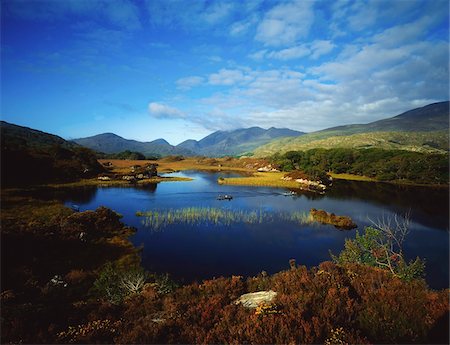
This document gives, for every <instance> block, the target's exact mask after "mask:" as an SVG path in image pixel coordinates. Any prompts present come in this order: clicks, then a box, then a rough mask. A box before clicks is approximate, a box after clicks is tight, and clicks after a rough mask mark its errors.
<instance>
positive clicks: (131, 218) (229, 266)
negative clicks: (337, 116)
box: [64, 171, 449, 288]
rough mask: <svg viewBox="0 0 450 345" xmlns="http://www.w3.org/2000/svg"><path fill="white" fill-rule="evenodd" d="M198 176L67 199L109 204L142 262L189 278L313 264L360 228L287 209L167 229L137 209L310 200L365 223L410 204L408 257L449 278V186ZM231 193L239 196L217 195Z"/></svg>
mask: <svg viewBox="0 0 450 345" xmlns="http://www.w3.org/2000/svg"><path fill="white" fill-rule="evenodd" d="M174 175H177V176H184V177H190V178H193V179H194V180H193V181H191V182H164V183H160V184H158V185H156V184H155V185H146V186H139V185H137V186H133V187H111V188H97V189H95V188H88V189H81V190H71V191H68V193H67V195H65V196H64V200H65V201H66V202H67V203H71V202H73V203H77V204H78V205H80V209H81V210H86V209H95V208H97V207H98V206H100V205H103V206H106V207H109V208H111V209H113V210H115V211H117V212H119V213H121V214H122V215H123V216H124V217H123V221H124V222H125V223H126V224H127V225H130V226H134V227H136V228H137V229H138V231H137V233H136V234H135V235H134V236H133V237H132V238H131V240H132V242H133V243H134V244H135V245H136V246H141V245H143V250H142V263H143V264H144V265H145V267H146V268H147V269H149V270H152V271H156V272H158V273H164V272H169V273H170V274H172V275H173V276H174V277H175V278H177V279H180V280H183V281H192V280H201V279H206V278H211V277H213V276H220V275H231V274H238V275H243V276H248V275H254V274H257V273H259V272H261V270H266V271H267V272H269V273H273V272H277V271H279V270H282V269H285V268H287V267H288V261H289V259H291V258H295V259H297V262H298V263H300V264H304V265H307V266H314V265H318V264H319V263H320V262H322V261H325V260H329V259H330V255H329V251H330V250H331V251H332V252H334V253H338V252H339V251H340V250H342V248H343V246H344V242H345V239H346V238H352V237H354V236H355V233H356V232H355V231H354V230H352V231H339V230H336V229H335V228H334V227H333V226H322V225H320V226H313V225H311V224H299V223H298V222H297V223H296V222H292V221H290V220H286V219H282V218H280V217H275V216H274V217H273V221H270V222H269V221H267V222H265V221H262V222H255V223H253V224H251V222H245V217H244V218H242V219H237V221H236V222H232V223H227V224H226V225H224V224H220V222H219V223H218V224H214V223H211V222H199V223H189V222H178V223H176V222H170V221H168V222H166V223H167V224H166V225H165V226H164V229H161V230H160V231H150V230H149V228H147V227H146V226H145V224H144V223H143V219H142V217H138V216H136V212H137V211H143V212H145V211H158V212H162V214H165V215H168V214H169V213H168V212H167V210H183V209H186V208H194V209H197V210H203V209H213V210H216V209H217V210H224V212H225V213H226V214H228V212H231V214H235V213H242V214H244V215H247V214H251V212H254V211H255V210H257V211H258V212H260V213H263V214H267V215H277V214H278V215H279V214H293V213H295V212H297V213H299V214H307V213H308V212H309V210H310V209H311V208H316V209H323V210H326V211H328V212H333V213H335V214H337V215H346V216H350V217H351V218H352V219H353V221H354V222H356V224H358V227H359V229H360V230H362V229H363V228H364V227H365V226H369V225H371V223H370V221H369V218H370V219H373V220H376V219H378V218H381V217H383V216H385V217H386V216H390V215H393V214H394V213H400V214H403V213H405V212H407V211H410V214H411V218H412V222H411V232H410V235H409V236H408V238H407V241H406V242H405V253H406V255H407V257H408V258H414V257H415V256H420V257H422V258H425V259H426V263H427V266H426V269H427V272H426V273H427V281H428V283H429V284H430V286H431V287H433V288H442V287H447V286H448V278H449V273H448V270H449V263H448V247H449V245H448V242H449V233H448V231H446V230H447V229H448V213H449V211H448V199H447V197H448V190H439V189H429V188H421V187H410V186H394V185H388V184H378V183H364V182H351V181H335V182H334V185H333V187H332V188H331V189H330V190H329V191H328V192H327V193H326V194H325V195H320V194H314V193H308V192H307V193H305V192H303V191H298V195H297V196H295V197H291V196H284V195H283V193H284V192H285V191H286V190H285V189H282V188H265V187H246V186H226V185H218V184H217V179H218V178H219V177H220V176H222V177H228V176H236V175H237V174H236V173H226V172H220V173H206V172H195V171H191V172H183V173H176V174H174ZM219 194H230V195H232V196H233V200H232V201H221V200H217V196H218V195H219Z"/></svg>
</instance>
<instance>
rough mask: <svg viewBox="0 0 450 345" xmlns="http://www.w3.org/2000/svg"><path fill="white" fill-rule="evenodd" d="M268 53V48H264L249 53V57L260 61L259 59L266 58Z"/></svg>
mask: <svg viewBox="0 0 450 345" xmlns="http://www.w3.org/2000/svg"><path fill="white" fill-rule="evenodd" d="M266 53H267V49H262V50H258V51H257V52H254V53H252V54H249V55H248V57H249V58H250V59H253V60H256V61H259V60H262V59H264V56H265V55H266Z"/></svg>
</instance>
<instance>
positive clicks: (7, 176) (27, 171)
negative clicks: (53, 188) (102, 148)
mask: <svg viewBox="0 0 450 345" xmlns="http://www.w3.org/2000/svg"><path fill="white" fill-rule="evenodd" d="M0 132H1V163H2V164H1V181H2V184H3V185H7V186H12V185H21V186H24V185H28V184H34V183H45V182H49V181H70V180H75V179H78V178H81V177H91V176H94V175H96V174H97V173H99V172H101V171H103V168H102V166H101V165H100V164H99V163H98V162H97V158H96V156H95V154H94V153H93V152H92V151H91V150H89V149H86V148H84V147H80V146H79V145H77V144H75V143H71V142H68V141H66V140H64V139H63V138H61V137H58V136H56V135H53V134H48V133H45V132H41V131H37V130H34V129H31V128H27V127H22V126H17V125H13V124H10V123H7V122H4V121H1V122H0Z"/></svg>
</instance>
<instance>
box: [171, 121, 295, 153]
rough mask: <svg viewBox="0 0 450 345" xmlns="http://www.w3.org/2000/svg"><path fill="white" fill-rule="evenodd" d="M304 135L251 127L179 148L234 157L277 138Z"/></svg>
mask: <svg viewBox="0 0 450 345" xmlns="http://www.w3.org/2000/svg"><path fill="white" fill-rule="evenodd" d="M303 134H304V133H303V132H298V131H294V130H291V129H286V128H274V127H272V128H269V129H263V128H260V127H251V128H242V129H236V130H233V131H217V132H214V133H212V134H210V135H208V136H207V137H205V138H203V139H201V140H199V141H196V140H186V141H184V142H182V143H181V144H179V145H178V146H177V147H182V148H185V149H189V150H192V151H194V152H196V153H197V154H200V155H204V156H216V157H217V156H226V155H229V156H234V155H242V154H244V153H246V152H249V151H252V150H254V149H255V148H257V147H259V146H261V145H264V144H266V143H268V142H270V141H272V140H273V139H276V138H283V137H299V136H301V135H303Z"/></svg>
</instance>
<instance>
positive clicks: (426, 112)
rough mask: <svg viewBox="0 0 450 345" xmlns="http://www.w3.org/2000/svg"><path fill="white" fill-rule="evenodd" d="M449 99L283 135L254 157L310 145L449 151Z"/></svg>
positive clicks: (256, 152) (257, 149) (255, 151)
mask: <svg viewBox="0 0 450 345" xmlns="http://www.w3.org/2000/svg"><path fill="white" fill-rule="evenodd" d="M448 129H449V102H448V101H447V102H440V103H433V104H429V105H427V106H424V107H421V108H416V109H413V110H409V111H406V112H404V113H402V114H399V115H396V116H394V117H391V118H387V119H383V120H379V121H375V122H371V123H368V124H355V125H345V126H338V127H331V128H327V129H323V130H320V131H317V132H312V133H308V134H305V135H303V136H301V137H298V138H283V139H279V140H273V141H272V142H270V143H268V144H266V145H263V146H260V147H258V148H256V149H255V150H254V154H255V156H257V157H263V156H269V155H272V154H274V153H275V152H281V153H283V152H287V151H291V150H308V149H311V148H333V147H349V148H369V147H381V148H385V149H404V150H410V151H427V152H448V147H449V146H448V145H449V139H448Z"/></svg>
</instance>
